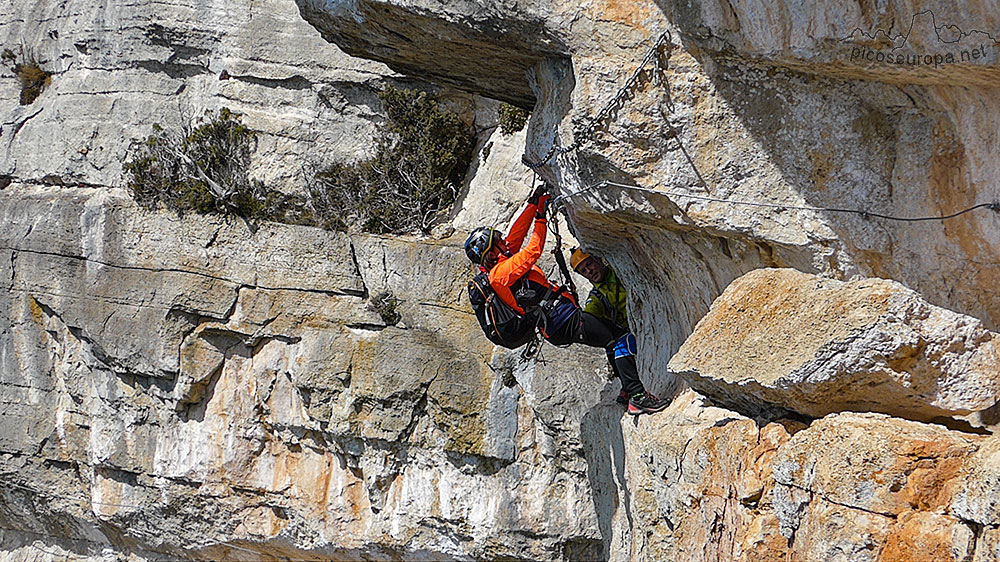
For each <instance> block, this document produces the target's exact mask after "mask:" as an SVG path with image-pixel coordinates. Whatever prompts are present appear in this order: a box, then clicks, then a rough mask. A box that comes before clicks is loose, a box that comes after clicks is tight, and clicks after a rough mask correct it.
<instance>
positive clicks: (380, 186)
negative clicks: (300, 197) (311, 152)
mask: <svg viewBox="0 0 1000 562" xmlns="http://www.w3.org/2000/svg"><path fill="white" fill-rule="evenodd" d="M379 99H380V100H381V102H382V107H383V109H384V110H385V113H386V122H385V127H384V129H383V134H382V135H381V136H380V137H379V138H378V139H376V146H375V155H374V156H373V157H372V158H370V159H368V160H364V161H361V162H357V163H355V164H335V165H333V166H330V167H328V168H326V169H324V170H322V171H321V172H319V173H318V174H316V178H315V182H313V184H312V185H311V186H310V188H309V191H310V195H311V198H312V202H313V208H314V211H315V220H316V221H317V222H318V223H319V224H320V226H324V227H326V228H335V229H344V228H346V227H347V226H349V225H357V226H360V227H361V228H362V229H363V230H365V231H368V232H376V233H389V232H396V233H398V232H408V231H415V230H420V231H423V232H426V231H428V230H429V229H430V227H431V226H432V225H433V224H434V221H435V219H436V218H437V217H438V216H440V213H441V212H442V211H444V210H446V209H448V208H449V207H450V205H451V204H452V203H453V202H454V201H455V197H456V195H457V193H458V187H459V185H460V184H461V182H462V179H463V177H464V176H465V172H466V171H467V169H468V167H469V162H470V161H471V158H472V149H473V146H474V144H475V137H474V135H473V134H472V131H471V130H470V128H469V127H467V126H466V125H465V124H464V123H463V122H462V121H461V119H459V117H458V116H457V115H455V114H454V113H450V112H447V111H444V110H442V109H441V107H440V106H439V104H438V102H437V100H436V99H434V97H433V96H431V95H429V94H427V93H426V92H420V91H415V90H407V89H400V88H395V87H393V86H388V87H387V88H386V89H385V90H384V91H382V92H381V93H380V94H379Z"/></svg>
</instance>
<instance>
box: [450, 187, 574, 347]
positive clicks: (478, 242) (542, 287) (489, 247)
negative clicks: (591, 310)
mask: <svg viewBox="0 0 1000 562" xmlns="http://www.w3.org/2000/svg"><path fill="white" fill-rule="evenodd" d="M546 191H547V186H546V185H545V184H542V186H541V187H539V188H538V189H536V190H535V192H534V193H532V194H531V196H530V197H529V198H528V204H527V206H526V207H525V208H524V210H523V211H522V212H521V214H520V215H519V216H518V217H517V220H515V221H514V224H513V226H511V228H510V232H509V233H508V234H507V236H505V237H501V236H500V231H498V230H497V229H495V228H491V227H480V228H477V229H476V230H474V231H472V234H470V235H469V238H468V239H467V240H466V241H465V253H466V255H467V256H468V257H469V260H471V261H472V262H473V263H475V264H477V265H479V267H480V270H482V271H488V272H489V281H490V286H491V287H492V289H493V291H494V292H495V293H496V294H497V296H498V297H499V298H500V300H502V301H503V302H504V303H505V304H506V305H507V306H509V307H510V308H511V309H513V310H514V311H515V312H517V313H518V314H520V315H522V316H524V315H525V314H528V313H533V312H535V309H536V308H538V307H540V308H541V311H542V314H541V315H540V319H541V321H542V322H541V326H540V329H541V332H542V336H544V337H545V339H547V340H548V341H550V342H552V343H554V344H556V345H563V344H567V343H572V340H571V336H572V333H571V332H572V331H571V330H570V329H568V328H569V326H568V325H567V324H568V323H569V321H570V319H571V316H572V313H573V311H574V310H576V309H578V308H579V307H578V306H577V304H576V300H575V299H574V298H573V296H572V295H571V294H570V293H569V291H567V290H566V289H564V288H563V287H560V286H559V285H557V284H555V283H552V282H551V281H549V280H548V278H546V277H545V274H544V273H543V272H542V270H541V268H539V267H538V265H536V264H537V262H538V259H539V258H540V257H541V256H542V249H543V248H544V246H545V235H546V232H547V221H546V219H545V206H546V204H547V203H548V200H549V195H548V194H547V193H546ZM532 222H534V229H532V228H531V227H532ZM529 229H531V230H532V232H531V238H530V239H529V240H528V244H527V246H524V247H523V248H522V247H521V246H522V244H523V243H524V238H525V237H526V236H527V234H528V230H529ZM514 291H517V293H518V294H517V295H515V294H514Z"/></svg>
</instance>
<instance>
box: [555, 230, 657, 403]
mask: <svg viewBox="0 0 1000 562" xmlns="http://www.w3.org/2000/svg"><path fill="white" fill-rule="evenodd" d="M569 263H570V267H572V268H573V269H574V270H575V271H576V272H577V273H579V274H580V275H582V276H584V277H586V278H587V280H588V281H590V282H591V284H593V286H594V288H593V289H591V291H590V295H589V296H588V297H587V304H586V305H585V306H584V308H583V312H584V313H587V314H590V315H592V316H595V317H597V318H599V319H600V320H601V321H603V322H604V324H605V326H606V327H607V328H608V330H609V331H610V332H611V334H612V335H613V338H614V340H613V341H614V342H615V343H614V345H613V346H609V347H608V348H606V349H607V351H608V362H609V363H610V364H611V370H612V371H613V372H614V373H615V374H616V375H617V376H618V378H620V379H621V381H622V390H621V392H620V393H619V395H618V402H619V403H621V404H628V413H629V414H632V415H638V414H649V413H653V412H659V411H660V410H662V409H664V408H666V407H667V406H669V405H670V402H669V401H667V400H661V399H660V398H657V397H656V396H653V395H652V394H650V393H649V392H646V389H645V387H643V385H642V381H641V380H639V371H638V369H637V368H636V366H635V361H634V360H632V361H615V359H616V358H621V357H623V356H631V357H632V358H634V356H635V354H636V351H637V346H636V343H635V336H634V335H632V332H631V330H629V326H628V311H627V309H626V302H627V297H628V294H627V293H626V291H625V287H623V286H622V284H621V282H619V281H618V276H616V275H615V271H614V270H613V269H611V266H609V265H608V264H606V263H604V260H602V259H599V258H596V257H594V256H591V255H590V254H588V253H586V252H584V251H583V250H581V249H580V248H575V249H573V253H572V254H571V255H570V258H569Z"/></svg>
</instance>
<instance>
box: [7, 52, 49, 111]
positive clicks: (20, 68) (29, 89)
mask: <svg viewBox="0 0 1000 562" xmlns="http://www.w3.org/2000/svg"><path fill="white" fill-rule="evenodd" d="M21 52H22V53H23V52H24V49H21ZM17 58H18V57H17V55H15V54H14V51H11V50H10V49H4V51H3V54H2V55H0V59H2V60H3V62H4V64H8V65H10V66H11V68H12V69H13V71H14V75H15V76H17V81H18V82H19V83H20V84H21V96H20V99H19V100H18V101H19V102H20V104H21V105H31V104H32V103H33V102H34V101H35V100H36V99H38V96H40V95H41V93H42V92H43V91H44V90H45V88H47V87H48V86H49V85H50V84H51V83H52V73H51V72H47V71H45V70H42V68H41V67H40V66H39V65H38V62H37V61H36V60H35V57H34V55H32V54H31V53H30V52H29V53H28V54H26V55H23V58H24V60H23V61H22V62H17Z"/></svg>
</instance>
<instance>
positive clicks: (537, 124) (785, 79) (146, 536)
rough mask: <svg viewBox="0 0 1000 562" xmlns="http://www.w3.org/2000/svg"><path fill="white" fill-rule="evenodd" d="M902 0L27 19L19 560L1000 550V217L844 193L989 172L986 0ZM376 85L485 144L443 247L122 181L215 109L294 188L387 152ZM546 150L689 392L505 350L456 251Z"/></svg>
mask: <svg viewBox="0 0 1000 562" xmlns="http://www.w3.org/2000/svg"><path fill="white" fill-rule="evenodd" d="M913 4H914V3H906V2H902V3H899V2H897V3H895V4H892V5H890V6H883V7H874V6H867V5H864V6H862V5H856V4H851V3H848V2H839V3H838V2H833V3H829V2H828V3H823V4H822V5H820V4H819V3H805V4H796V3H789V2H784V3H782V2H779V3H777V4H775V3H742V4H731V3H728V2H713V1H711V0H706V1H701V2H695V3H687V2H674V1H671V0H657V1H656V2H652V1H634V2H620V1H613V0H601V1H598V2H586V3H579V2H568V3H567V2H562V3H553V2H545V1H542V2H520V1H512V2H511V1H505V2H447V3H440V2H426V1H424V0H389V1H373V0H357V1H352V2H327V1H322V2H321V1H319V0H296V1H295V2H292V1H291V0H287V1H285V0H266V1H264V2H261V1H259V0H254V1H246V2H242V1H238V2H232V1H226V2H183V1H179V2H173V3H166V4H164V3H147V2H114V1H113V2H110V3H100V5H94V3H92V2H83V1H76V0H70V1H61V2H54V1H53V2H48V1H43V2H34V3H24V2H15V1H14V0H8V1H7V2H5V3H0V38H2V42H3V44H2V45H0V47H3V48H8V49H10V50H11V53H12V54H13V55H14V56H15V58H17V60H20V61H23V60H28V59H34V60H35V61H36V62H38V63H39V64H40V66H41V67H42V68H43V69H45V70H47V71H50V72H52V73H53V76H52V79H51V84H50V85H49V86H48V88H47V89H46V90H45V91H44V92H43V93H42V94H41V96H40V97H39V98H38V99H37V100H35V101H34V102H33V103H31V104H29V105H20V104H19V103H18V92H19V90H20V86H19V84H18V82H17V79H16V77H15V76H13V74H12V73H11V72H10V71H9V70H5V71H4V74H3V75H2V76H0V88H3V90H4V92H5V93H6V95H4V96H2V98H0V99H2V101H0V104H2V105H0V111H2V112H3V115H4V117H3V124H2V127H0V140H2V141H3V151H4V152H3V153H2V154H0V176H2V178H0V179H2V182H0V186H2V189H0V224H2V225H3V228H0V285H2V286H3V287H5V288H6V292H5V294H4V295H3V298H2V299H0V427H2V429H0V483H2V486H0V558H3V559H11V560H57V559H63V558H64V557H70V558H84V559H93V560H119V559H130V560H131V559H134V560H145V559H150V560H154V559H160V558H164V557H167V558H191V559H235V560H239V559H243V560H259V559H284V558H292V559H331V558H332V559H347V560H350V559H355V560H372V559H375V560H391V559H407V560H410V559H427V560H439V559H530V560H538V559H566V560H594V559H610V560H747V561H751V560H753V561H758V560H803V561H813V560H845V561H846V560H851V561H856V560H956V561H957V560H964V561H969V560H972V561H976V562H978V561H986V560H994V559H997V554H996V553H997V552H1000V546H998V545H1000V528H998V514H997V513H996V511H997V509H996V506H997V505H998V503H1000V502H998V500H997V498H998V497H1000V490H998V488H997V483H998V481H1000V480H998V478H997V474H996V472H997V470H996V468H995V465H996V462H995V458H996V448H997V445H996V443H997V441H996V438H995V437H993V436H991V435H990V428H991V427H993V424H995V422H996V412H995V411H994V410H995V409H996V408H991V406H992V405H994V404H996V403H997V401H998V399H1000V373H998V370H997V349H996V342H997V341H998V339H997V337H998V336H997V335H996V333H995V332H996V330H997V329H998V328H1000V296H998V293H997V291H996V282H997V264H998V263H1000V255H998V250H997V247H998V242H1000V216H998V215H997V213H995V212H993V211H991V210H989V209H985V208H981V209H978V210H975V211H973V212H970V213H967V214H963V215H962V216H960V217H956V218H954V219H950V220H948V221H944V222H942V221H927V222H913V223H911V222H900V221H889V220H884V219H880V218H877V217H874V216H871V215H867V216H866V215H864V214H858V213H845V212H839V211H833V210H818V209H817V208H820V207H822V208H836V209H851V210H857V211H866V212H868V213H877V214H882V215H898V216H924V215H941V214H950V213H953V212H956V211H960V210H963V209H966V208H968V207H971V206H973V205H975V204H978V203H989V202H993V201H995V200H996V199H997V198H998V196H1000V192H998V191H997V188H996V184H995V181H994V178H995V177H996V176H997V172H998V171H1000V170H997V169H996V167H997V165H998V164H997V158H996V155H997V152H998V148H1000V147H998V145H997V142H998V141H997V136H996V130H997V122H996V121H997V119H998V117H997V116H998V115H1000V112H998V111H997V110H998V109H1000V107H998V106H997V104H998V103H1000V102H998V101H997V100H1000V96H997V95H996V94H997V87H998V86H1000V81H998V76H1000V72H998V67H997V50H996V44H995V43H994V42H992V37H1000V35H998V32H997V30H998V29H1000V22H998V21H997V17H998V16H997V13H996V11H995V10H992V11H990V10H989V9H987V8H985V7H976V6H971V7H963V8H955V7H947V6H929V7H928V6H923V5H920V6H917V5H913ZM662 34H666V35H665V36H664V37H665V42H664V43H662V48H660V49H658V50H656V49H654V50H652V51H650V49H651V48H652V47H653V46H654V45H655V44H656V41H657V38H659V37H661V35H662ZM987 39H989V41H988V40H987ZM345 52H346V53H349V54H350V55H355V56H360V57H363V59H362V58H352V57H351V56H348V55H345V54H344V53H345ZM973 52H976V53H977V55H976V56H973ZM966 53H967V54H966ZM647 54H648V55H649V56H648V58H646V59H645V60H646V62H647V63H648V64H647V65H646V67H645V71H644V72H642V73H640V74H637V75H635V80H634V81H633V82H632V86H631V87H630V88H629V89H628V90H627V91H625V92H624V94H623V95H622V96H621V97H619V98H616V96H617V94H618V92H619V89H620V88H621V87H622V86H623V84H625V83H626V80H627V79H628V78H629V77H630V76H632V75H633V73H634V72H635V71H636V70H637V69H638V65H639V64H640V62H641V61H643V60H644V57H645V56H646V55H647ZM949 54H950V55H952V56H951V60H950V61H949V60H948V57H947V55H949ZM880 55H881V57H880ZM890 55H892V56H894V57H895V56H897V55H901V56H903V61H902V62H896V60H895V59H892V60H889V59H888V58H887V57H889V56H890ZM936 55H939V56H940V57H941V61H940V62H936V59H935V56H936ZM907 56H909V57H910V59H909V61H913V62H908V59H907ZM918 56H919V58H918ZM925 56H930V59H929V61H930V62H925V59H924V57H925ZM880 58H881V60H879V59H880ZM367 59H372V60H367ZM374 61H377V62H374ZM386 65H387V66H386ZM385 82H397V83H404V84H411V85H420V86H428V87H435V88H438V89H439V91H440V92H441V93H442V95H444V96H445V98H446V99H447V100H448V101H449V103H450V105H451V106H452V107H453V108H456V109H458V110H459V111H461V112H462V113H463V114H464V115H465V117H466V119H467V120H468V121H470V122H474V123H475V124H476V125H477V127H478V128H479V129H480V131H481V133H480V139H479V141H480V142H479V146H478V148H479V153H478V154H477V158H476V161H475V163H474V164H473V169H472V170H471V171H470V177H469V181H468V182H467V183H468V185H467V190H466V193H464V194H463V195H462V198H461V199H460V202H459V204H457V206H456V209H455V212H454V213H453V220H452V222H451V225H450V227H451V228H453V229H454V230H455V233H454V235H453V236H452V235H451V232H450V229H449V228H448V227H445V228H442V229H439V230H438V231H436V236H435V237H429V238H412V237H404V238H389V237H380V236H372V235H359V234H342V233H331V232H325V231H321V230H318V229H314V228H307V227H299V226H287V225H275V224H268V225H265V226H264V227H262V228H261V229H260V230H259V231H257V232H256V233H251V232H250V231H249V230H248V229H247V228H246V227H245V225H243V224H241V223H239V222H226V221H223V220H220V219H216V218H211V217H204V216H196V215H186V216H184V217H178V216H177V215H175V214H173V213H169V212H165V211H164V212H153V211H144V210H142V209H140V208H138V207H137V206H136V205H135V204H134V203H133V202H132V201H131V199H130V198H129V197H128V195H127V193H125V192H124V191H123V190H122V189H120V187H121V184H122V182H121V177H122V175H121V166H122V163H123V162H124V161H126V160H127V157H128V154H129V152H128V150H129V146H130V145H131V144H132V143H133V142H135V141H137V140H141V139H143V138H144V137H145V136H146V135H147V134H148V133H149V131H150V127H151V126H152V123H154V122H160V123H162V124H164V125H167V126H169V125H171V124H177V123H180V122H182V121H183V120H188V119H192V118H194V117H196V116H198V115H200V114H201V113H202V112H203V111H204V110H205V109H215V108H219V107H224V106H225V107H230V108H231V109H233V110H235V111H238V112H240V113H242V114H243V115H244V120H245V122H246V123H247V124H248V125H250V126H251V127H252V128H254V129H256V130H259V131H261V132H262V135H261V137H260V142H259V145H258V147H257V151H256V153H257V156H256V158H255V166H254V170H253V173H254V174H255V175H256V176H258V177H260V178H261V179H263V180H265V181H267V182H268V183H269V184H272V185H275V186H278V187H281V188H282V189H286V190H296V189H300V188H301V187H302V177H303V170H305V169H307V168H308V167H309V166H313V165H318V164H322V163H326V162H329V161H331V160H341V161H343V160H351V159H355V158H359V157H360V156H362V155H364V154H365V153H366V151H368V150H369V147H370V146H371V142H372V141H371V139H372V136H373V134H374V132H375V131H376V130H377V127H378V125H379V123H380V121H381V117H380V115H379V107H378V101H377V98H376V97H375V92H376V90H377V89H378V88H379V87H380V86H381V85H382V84H383V83H385ZM430 83H434V84H437V85H436V86H430ZM442 85H443V87H444V88H450V87H457V88H459V89H462V90H464V92H459V91H457V90H454V89H441V88H442ZM482 96H485V98H484V97H482ZM486 98H490V99H486ZM492 100H504V101H508V102H511V103H514V104H517V105H520V106H522V107H524V108H526V109H532V117H531V120H530V122H529V124H528V128H527V130H526V131H525V132H523V133H520V134H517V135H513V136H504V135H502V134H500V133H499V132H497V131H495V130H493V129H492V128H490V126H491V125H492V124H493V120H494V119H495V117H494V113H493V112H494V109H495V103H496V102H495V101H492ZM613 100H617V101H616V103H611V102H612V101H613ZM609 103H610V105H609ZM605 108H608V109H609V111H603V110H604V109H605ZM553 146H556V147H558V148H560V149H565V150H554V151H553V150H552V149H551V148H552V147H553ZM522 153H524V154H525V156H526V157H527V159H528V160H529V161H536V162H543V164H542V165H540V166H539V167H538V170H539V173H540V174H541V175H542V176H543V177H544V178H546V179H548V180H549V181H551V182H552V183H553V184H555V185H556V186H557V187H558V190H559V194H560V195H561V196H563V201H564V203H565V208H566V213H567V215H568V217H569V222H570V223H571V227H572V230H573V233H574V234H575V235H576V236H577V237H578V238H579V239H580V240H581V241H583V242H584V243H585V244H586V245H587V246H588V247H589V248H592V249H594V250H595V251H597V252H598V253H601V254H603V255H604V256H605V257H606V258H607V259H609V260H610V261H611V262H612V263H613V264H614V266H615V267H616V268H617V270H618V271H619V272H620V274H621V276H622V278H623V279H624V280H625V281H626V283H627V284H628V287H629V289H630V303H629V306H630V316H631V318H632V320H633V329H634V331H636V333H637V335H638V336H639V339H640V350H641V353H640V368H641V371H642V377H643V379H644V380H645V381H646V382H647V386H649V388H650V390H652V391H654V392H657V393H662V394H667V395H671V396H674V401H673V403H672V404H671V406H670V408H668V409H667V410H665V411H663V412H661V413H659V414H657V415H655V416H643V417H639V418H631V417H628V416H626V415H625V414H624V412H623V409H622V408H621V407H620V406H619V405H617V404H615V403H614V397H615V396H616V395H617V392H618V386H617V383H608V381H607V379H606V372H605V367H604V365H603V361H604V358H603V353H601V352H599V351H595V350H587V349H580V348H578V347H574V348H571V349H570V350H559V349H555V348H552V347H551V346H549V347H546V348H544V350H543V356H542V360H537V361H525V360H523V359H521V358H520V357H519V356H518V354H517V353H516V352H513V353H511V352H504V351H502V350H499V349H494V348H493V346H490V345H488V344H487V342H486V340H485V338H483V337H482V336H481V334H480V332H479V329H478V327H477V326H476V323H475V320H474V318H473V317H472V316H471V314H470V310H469V309H468V307H467V301H466V297H465V295H464V290H465V281H466V279H467V277H468V275H469V273H470V271H469V269H468V266H467V264H466V261H465V260H464V258H463V257H462V254H461V250H460V245H461V241H462V239H463V238H464V232H465V231H466V230H467V229H469V228H470V227H472V226H476V225H479V224H498V225H502V224H503V223H504V222H506V221H507V220H508V219H509V218H510V217H511V215H512V213H513V212H514V211H515V210H516V207H517V205H518V201H519V200H521V199H522V198H523V196H524V195H525V194H526V193H527V191H528V189H529V185H530V183H531V175H530V171H529V170H528V169H527V168H526V167H524V166H523V165H522V164H521V162H520V160H521V154H522ZM604 181H610V182H613V183H614V184H621V185H632V186H637V187H639V188H641V190H639V189H628V188H622V187H619V186H616V185H609V184H605V185H603V186H601V187H597V186H598V185H599V184H601V182H604ZM763 268H790V269H794V270H797V272H796V271H788V270H782V269H767V270H766V271H755V270H758V269H763ZM748 273H749V275H745V274H748ZM871 278H884V279H888V280H891V281H882V280H879V279H871ZM727 287H728V289H727ZM386 290H388V291H391V292H392V293H393V294H395V295H396V296H397V297H399V298H400V304H399V308H398V312H399V313H400V315H401V320H400V322H398V323H396V324H387V322H386V320H385V319H383V318H382V317H381V316H380V315H379V314H377V313H376V312H375V311H374V310H373V307H372V306H371V305H372V298H373V297H374V296H376V295H378V294H379V293H382V292H383V291H386ZM713 303H714V304H713ZM689 336H690V337H689ZM682 344H683V347H682ZM678 350H680V351H679V353H678ZM668 365H669V367H668ZM685 384H687V385H690V386H691V387H692V388H693V390H691V389H684V386H685ZM931 421H934V422H940V423H930V422H931ZM941 423H944V424H946V425H941ZM949 428H951V429H949Z"/></svg>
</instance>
